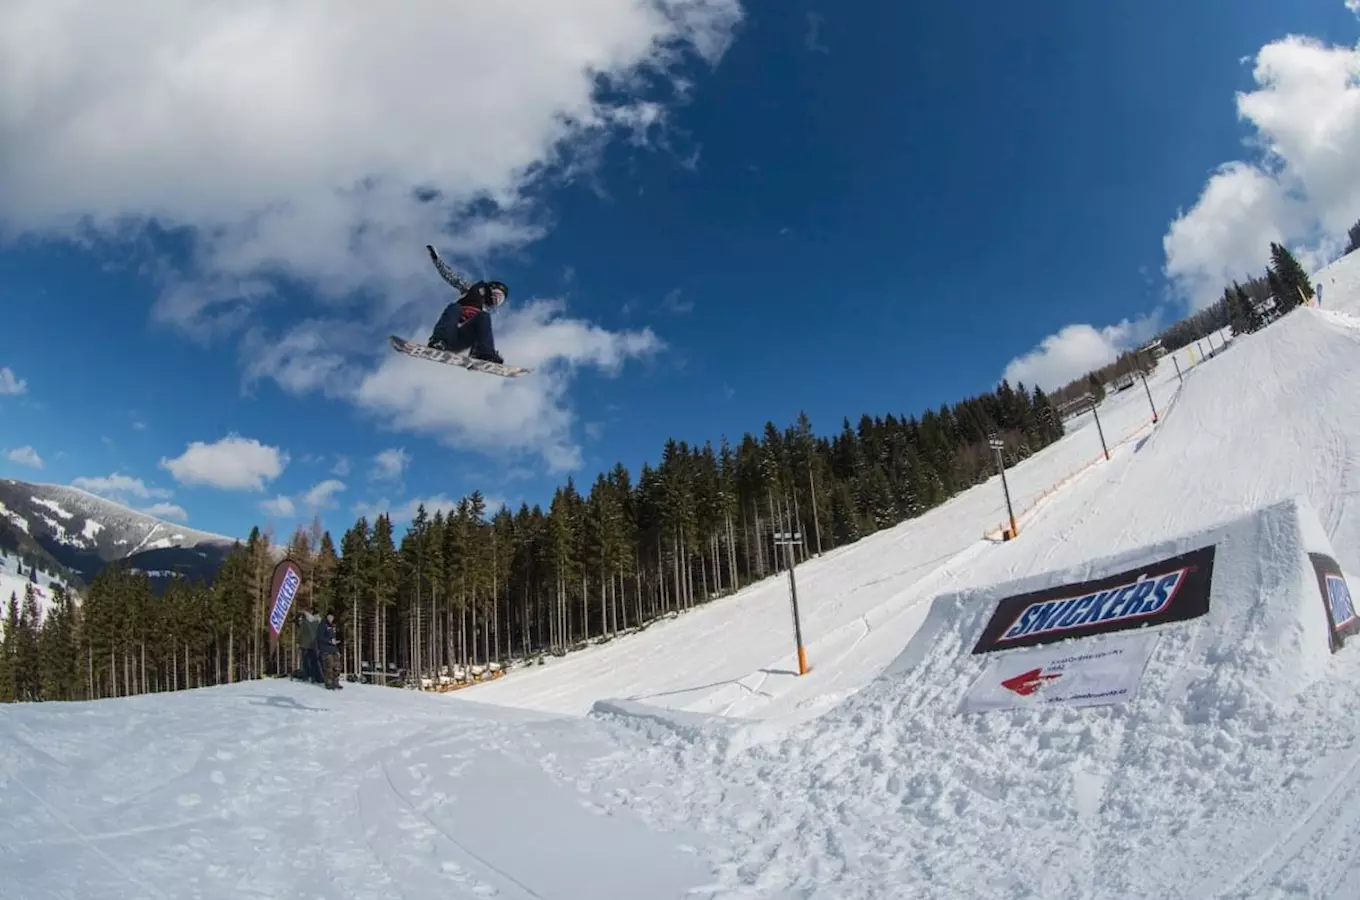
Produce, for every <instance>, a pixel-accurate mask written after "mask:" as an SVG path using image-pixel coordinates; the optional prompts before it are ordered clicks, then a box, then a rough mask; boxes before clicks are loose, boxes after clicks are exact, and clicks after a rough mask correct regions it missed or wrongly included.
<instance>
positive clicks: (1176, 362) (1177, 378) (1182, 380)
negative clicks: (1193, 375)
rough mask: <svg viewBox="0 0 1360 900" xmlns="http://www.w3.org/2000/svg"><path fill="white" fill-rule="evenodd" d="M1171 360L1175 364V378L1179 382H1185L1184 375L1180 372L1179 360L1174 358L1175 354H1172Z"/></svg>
mask: <svg viewBox="0 0 1360 900" xmlns="http://www.w3.org/2000/svg"><path fill="white" fill-rule="evenodd" d="M1171 361H1172V362H1173V363H1175V364H1176V380H1177V381H1179V382H1180V383H1181V384H1185V376H1183V375H1182V374H1181V364H1180V360H1178V359H1176V357H1175V356H1172V357H1171Z"/></svg>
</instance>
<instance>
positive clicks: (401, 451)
mask: <svg viewBox="0 0 1360 900" xmlns="http://www.w3.org/2000/svg"><path fill="white" fill-rule="evenodd" d="M410 462H411V454H409V453H407V452H406V448H404V447H391V448H389V449H387V450H384V451H382V452H381V453H379V454H378V455H377V456H375V457H373V475H372V477H373V479H374V480H375V481H395V480H397V479H398V478H400V477H401V475H402V473H403V472H405V471H406V466H407V465H408V464H409V463H410Z"/></svg>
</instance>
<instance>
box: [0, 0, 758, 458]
mask: <svg viewBox="0 0 1360 900" xmlns="http://www.w3.org/2000/svg"><path fill="white" fill-rule="evenodd" d="M742 15H743V13H742V9H741V5H740V0H648V2H640V0H517V2H514V3H448V2H446V0H407V2H405V3H403V4H402V7H401V14H400V15H393V14H392V13H391V12H390V11H389V10H387V9H386V8H385V7H381V6H380V5H374V4H365V3H352V4H340V5H318V4H305V3H304V4H296V3H293V4H289V3H282V2H271V0H243V2H239V3H228V4H222V3H209V2H207V0H182V2H177V3H174V4H170V5H168V6H167V5H166V4H164V3H160V2H155V0H127V2H124V3H119V4H116V8H115V5H111V4H108V3H106V2H103V0H63V2H60V3H54V2H51V0H12V2H9V3H4V4H0V84H3V85H4V86H5V89H4V91H3V92H0V145H3V146H4V147H5V152H4V153H3V154H0V196H3V197H4V198H5V202H4V204H3V206H0V237H8V236H16V235H26V234H32V235H38V236H45V237H55V238H68V239H74V240H80V241H94V242H99V241H112V242H117V243H119V244H122V245H125V247H131V248H134V249H139V248H143V247H144V246H145V245H143V244H141V243H139V240H140V238H141V237H142V236H143V232H142V230H141V229H142V226H143V224H144V223H146V222H149V221H153V220H154V221H155V222H157V223H158V225H159V226H160V227H161V228H164V229H179V230H180V232H181V234H182V236H183V237H184V238H185V239H186V240H187V241H188V242H189V246H190V248H191V252H190V253H189V255H188V256H187V257H185V258H187V259H188V262H187V263H185V262H182V261H181V260H180V259H176V260H174V261H171V260H169V259H168V258H152V259H150V260H147V261H146V267H147V269H148V270H149V271H152V272H154V273H155V274H156V275H157V276H158V277H159V278H160V280H161V283H162V290H161V293H160V296H159V299H158V300H157V301H156V304H155V308H154V310H153V318H155V319H156V320H157V321H159V322H161V323H165V324H169V325H171V326H174V327H177V328H180V329H182V330H184V331H186V332H188V333H190V334H195V335H199V336H204V337H208V336H221V335H226V334H240V335H241V342H242V343H241V353H242V367H243V375H244V380H245V382H246V384H247V385H249V384H251V383H253V382H255V381H257V380H258V379H261V378H272V379H274V380H276V381H278V383H279V384H280V385H282V386H283V387H285V388H286V389H288V390H290V391H293V392H295V393H304V392H309V391H321V392H324V393H326V394H329V395H332V396H336V397H341V398H344V399H347V400H350V401H351V402H355V403H358V404H359V405H361V406H364V407H366V408H369V409H375V410H377V411H379V412H381V413H383V414H384V415H385V416H386V417H387V418H389V420H390V421H392V422H394V423H397V422H402V421H409V422H410V423H411V425H410V426H409V427H412V428H413V429H415V430H423V431H433V432H437V433H439V434H440V436H441V437H443V438H444V439H446V440H453V439H456V438H457V437H458V436H462V435H469V434H471V435H483V434H484V435H486V438H485V439H479V440H478V441H477V445H478V446H480V447H483V448H488V447H489V448H493V449H494V448H496V447H498V446H499V442H500V441H501V439H502V438H503V437H504V436H505V435H506V434H513V432H514V428H515V427H517V426H515V425H514V424H513V423H516V422H523V421H526V420H527V419H526V417H529V416H536V415H538V414H539V413H540V412H541V413H543V414H544V416H545V417H546V421H545V422H543V423H541V424H540V423H535V424H534V428H533V429H532V434H530V435H529V436H527V437H524V438H522V439H519V438H516V439H515V440H514V443H515V445H516V446H517V447H520V448H522V449H526V450H529V449H532V450H534V451H535V452H539V453H542V454H544V455H545V456H546V457H551V458H553V459H555V460H556V461H557V462H558V463H567V462H570V461H571V460H572V459H573V458H574V457H575V456H576V455H577V451H576V450H575V449H574V447H573V442H572V441H571V440H570V438H569V436H568V430H569V423H570V421H571V419H572V412H571V403H570V400H569V397H568V396H567V391H566V388H567V384H568V380H567V378H566V377H565V375H564V374H562V373H561V372H558V373H557V374H536V375H535V376H533V377H532V378H530V379H526V380H525V381H524V382H522V383H521V384H518V385H516V386H514V387H513V388H512V389H510V392H509V393H508V394H505V395H503V394H502V392H503V391H504V390H505V388H506V387H507V386H505V385H492V384H490V383H489V382H490V381H491V380H492V379H489V378H487V377H484V376H467V379H468V380H471V383H472V384H474V386H472V387H470V389H469V388H468V381H459V374H460V373H455V372H450V371H444V370H441V369H440V368H439V367H438V366H436V365H434V364H429V363H425V364H421V365H424V366H425V368H424V369H423V370H416V369H411V368H404V367H403V366H402V365H400V364H397V361H396V360H394V359H393V358H392V357H393V354H392V353H391V352H390V351H388V350H387V349H386V348H385V347H384V346H382V336H383V335H385V334H386V333H389V331H390V332H391V333H401V334H411V333H415V332H417V331H422V332H423V333H422V335H421V336H422V337H423V336H424V335H425V334H428V329H429V325H430V324H431V323H432V320H433V316H434V315H435V314H437V311H438V310H437V308H436V307H437V306H438V304H439V301H440V300H442V299H444V298H446V297H447V289H446V287H445V286H444V285H443V284H442V282H440V281H439V280H438V278H437V277H434V275H433V272H432V271H431V269H430V266H429V262H428V260H427V259H426V258H425V253H424V245H425V244H426V243H427V242H431V243H435V244H438V245H439V246H440V248H441V250H442V251H443V252H444V253H445V255H446V256H447V257H448V258H449V261H450V262H451V263H452V264H454V265H456V266H458V267H459V268H461V269H463V270H465V271H467V272H469V274H483V275H484V274H489V273H488V272H487V269H488V263H489V259H490V257H491V255H492V254H493V253H495V252H497V251H512V250H515V249H517V248H519V247H522V246H524V245H525V244H527V243H528V242H531V241H534V240H537V239H538V238H539V237H541V236H542V235H543V234H545V233H546V231H547V229H548V228H549V227H551V226H552V221H551V217H550V216H549V215H548V214H547V212H546V210H544V209H543V208H542V198H543V197H544V196H546V195H545V194H544V192H543V191H542V188H543V187H545V186H549V185H551V184H555V183H557V182H559V181H560V180H561V179H563V178H568V177H577V176H581V175H583V174H588V173H589V170H590V169H591V168H592V167H593V166H594V165H595V164H596V163H598V161H599V160H600V159H601V158H602V154H601V151H602V150H603V149H604V147H605V146H606V142H607V141H608V140H610V139H613V138H615V137H617V136H619V135H623V136H625V137H627V138H628V139H631V140H632V141H634V142H635V143H641V144H650V145H651V146H657V145H658V144H661V145H664V143H665V138H664V134H665V132H664V129H666V128H667V127H668V124H669V121H668V113H667V109H666V108H665V107H664V106H662V105H661V104H660V103H659V102H658V101H657V99H656V98H658V97H664V98H668V102H669V98H676V100H677V102H683V100H684V98H685V96H686V95H687V93H688V92H689V91H690V90H692V87H693V84H694V81H693V78H692V75H691V74H690V73H689V71H688V68H689V67H691V66H693V65H710V66H711V65H716V64H717V63H718V62H719V60H720V59H721V57H722V55H723V53H724V52H725V51H726V48H727V47H728V45H729V44H730V42H731V41H732V40H733V37H734V35H735V33H736V30H737V28H738V26H739V25H740V23H741V19H742ZM109 35H116V36H117V37H118V40H116V41H114V40H109V37H108V36H109ZM465 35H477V39H476V40H475V41H465V40H462V38H461V37H460V36H465ZM451 47H457V48H458V49H457V52H456V53H450V48H451ZM469 123H476V128H475V132H476V139H475V140H470V139H469V137H468V135H469V130H468V129H469V127H470V126H469ZM262 135H266V136H267V137H268V139H267V140H262V138H261V136H262ZM449 148H457V152H449ZM285 279H287V280H288V281H289V282H290V283H291V284H299V285H301V286H303V287H306V288H312V289H314V291H315V294H316V302H317V305H318V306H319V309H315V308H313V309H305V308H302V307H301V306H300V302H299V301H298V300H296V299H293V298H294V297H295V296H297V295H298V292H294V291H289V292H287V294H285V293H284V292H282V291H280V290H279V285H280V284H281V283H282V282H283V280H285ZM516 293H517V294H518V295H520V296H524V295H525V294H527V293H528V291H527V290H526V291H523V292H521V291H519V290H517V291H516ZM302 296H305V294H304V295H302ZM265 304H269V305H271V319H272V320H273V321H274V322H278V323H283V324H282V327H281V330H279V331H278V333H273V334H271V333H268V332H266V331H265V330H263V328H262V327H261V325H260V323H259V322H258V321H257V320H256V319H255V316H256V315H257V313H258V310H259V308H260V307H261V306H262V305H265ZM432 309H433V310H434V311H433V312H431V310H432ZM506 318H507V321H506V323H505V326H506V327H505V328H504V331H505V335H504V337H505V340H504V341H503V342H502V346H503V347H504V350H505V352H506V354H507V358H509V359H511V360H512V361H516V362H525V361H528V360H535V359H536V360H538V361H540V362H546V361H547V360H548V359H549V358H550V357H551V356H553V355H558V356H561V357H563V358H566V359H568V360H569V361H571V362H573V363H578V364H591V365H600V366H606V367H607V366H608V365H609V364H608V363H607V362H606V361H605V359H606V358H609V359H615V360H618V361H622V360H624V359H627V358H631V357H632V356H635V355H638V353H639V349H640V347H641V345H642V343H648V342H651V341H652V340H653V339H652V338H651V337H650V336H639V335H636V334H632V333H622V334H620V333H613V332H609V331H605V330H603V329H599V328H596V327H594V326H591V325H590V324H589V323H586V322H580V321H577V320H562V321H563V322H570V323H572V325H571V327H572V328H574V329H575V331H576V332H577V333H576V334H575V335H574V336H575V337H577V338H579V339H580V340H582V341H583V342H584V343H583V345H581V346H577V347H575V348H568V349H567V350H566V351H565V352H564V353H562V354H554V353H545V352H538V353H532V352H529V351H531V350H533V349H534V347H533V346H532V345H533V339H532V335H531V332H532V331H533V330H534V329H532V328H530V327H529V326H531V325H534V324H535V323H536V324H537V325H539V326H546V325H547V323H545V322H543V321H542V318H543V316H542V309H541V308H540V310H539V311H538V312H535V311H534V305H533V304H530V305H529V307H528V311H527V312H526V313H525V314H522V315H521V320H520V321H521V326H520V328H519V337H518V338H516V337H515V331H516V329H515V328H514V327H513V325H512V320H511V319H510V317H506ZM275 327H277V326H275ZM563 327H564V326H563V325H562V324H561V323H558V325H557V326H556V327H555V328H553V329H549V328H547V327H539V328H538V330H539V331H540V332H543V333H545V334H546V333H548V332H550V331H551V332H552V333H555V334H560V333H561V332H562V330H563ZM498 337H500V335H498ZM601 348H608V349H601ZM583 355H585V356H591V357H593V358H594V360H595V361H591V362H589V363H586V361H585V360H584V359H582V358H581V357H582V356H583ZM375 356H381V357H384V359H383V360H381V361H380V362H378V363H377V364H376V366H375V364H374V363H373V362H372V361H373V358H374V357H375ZM394 365H395V366H396V367H395V368H394ZM415 372H419V374H412V373H415ZM394 373H399V374H394ZM478 378H480V380H481V381H482V382H485V383H482V384H476V382H475V379H478ZM464 389H468V392H469V393H470V394H471V396H472V399H470V400H468V401H466V402H463V403H462V404H461V407H460V410H459V411H457V412H453V413H447V414H446V413H440V412H438V411H434V412H430V413H428V414H421V413H419V412H415V411H412V410H411V409H409V408H408V405H407V404H408V402H409V401H410V399H411V398H412V397H414V396H416V395H423V394H429V395H432V396H438V397H449V396H452V397H457V396H458V395H459V394H460V392H461V391H463V390H464ZM501 401H507V402H509V404H510V406H511V410H510V420H511V422H512V424H511V425H504V424H502V421H503V417H502V415H501V411H500V409H499V408H498V404H499V403H500V402H501ZM402 427H406V426H402Z"/></svg>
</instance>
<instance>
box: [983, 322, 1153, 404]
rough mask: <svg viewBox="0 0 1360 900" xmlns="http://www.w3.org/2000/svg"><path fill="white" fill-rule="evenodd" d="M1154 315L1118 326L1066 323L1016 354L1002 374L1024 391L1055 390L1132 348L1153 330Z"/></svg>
mask: <svg viewBox="0 0 1360 900" xmlns="http://www.w3.org/2000/svg"><path fill="white" fill-rule="evenodd" d="M1157 327H1158V323H1157V319H1156V317H1149V318H1146V319H1140V320H1138V321H1136V322H1130V321H1128V320H1127V319H1125V320H1124V321H1123V322H1120V323H1119V324H1118V325H1109V326H1106V327H1104V328H1100V329H1097V328H1094V327H1092V326H1091V325H1068V326H1066V327H1065V328H1063V329H1062V330H1061V331H1059V332H1058V333H1057V334H1052V335H1049V336H1048V337H1046V338H1044V339H1043V340H1042V341H1041V342H1040V343H1039V345H1038V346H1037V347H1035V348H1034V349H1033V350H1031V351H1030V352H1028V353H1026V354H1025V355H1023V356H1017V357H1016V358H1015V359H1013V360H1011V361H1010V363H1009V364H1008V365H1007V366H1006V370H1005V372H1004V373H1002V377H1003V378H1005V379H1006V380H1007V381H1009V382H1010V383H1011V386H1012V387H1014V386H1016V385H1017V384H1019V383H1021V382H1024V385H1025V388H1026V389H1027V390H1033V389H1034V388H1035V387H1039V388H1041V389H1043V390H1045V391H1052V390H1056V389H1058V388H1060V387H1063V386H1064V385H1066V384H1068V383H1069V382H1071V381H1072V380H1074V379H1076V378H1080V377H1081V376H1082V375H1085V374H1086V373H1087V372H1090V371H1092V370H1093V369H1099V368H1100V367H1101V366H1104V365H1108V364H1109V363H1112V362H1114V361H1115V360H1116V359H1118V358H1119V354H1120V353H1121V352H1123V351H1125V350H1132V349H1134V348H1136V347H1139V346H1141V345H1142V344H1143V343H1145V342H1146V341H1148V340H1149V339H1151V338H1152V337H1153V336H1154V335H1155V334H1156V332H1157Z"/></svg>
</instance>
